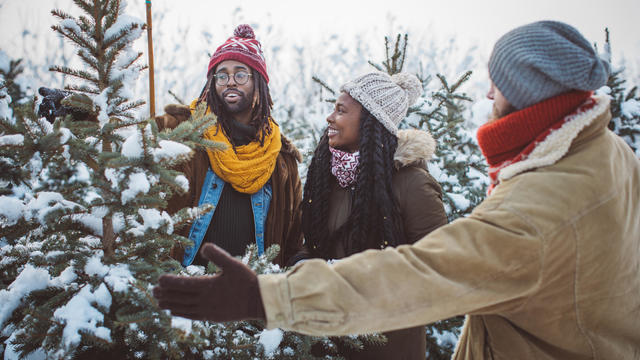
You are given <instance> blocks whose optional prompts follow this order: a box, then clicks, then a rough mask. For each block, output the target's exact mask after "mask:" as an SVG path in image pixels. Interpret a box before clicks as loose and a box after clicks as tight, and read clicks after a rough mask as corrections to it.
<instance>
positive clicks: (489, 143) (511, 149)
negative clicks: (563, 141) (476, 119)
mask: <svg viewBox="0 0 640 360" xmlns="http://www.w3.org/2000/svg"><path fill="white" fill-rule="evenodd" d="M591 94H592V92H590V91H577V90H576V91H571V92H568V93H564V94H561V95H558V96H555V97H552V98H550V99H547V100H545V101H542V102H540V103H537V104H535V105H532V106H529V107H527V108H524V109H522V110H519V111H516V112H514V113H511V114H509V115H507V116H505V117H502V118H500V119H497V120H495V121H493V122H490V123H487V124H484V125H482V126H481V127H480V128H479V129H478V145H480V149H481V150H482V154H483V155H484V156H485V158H486V159H487V163H488V164H489V177H490V178H491V185H490V186H489V190H488V192H489V193H491V190H493V188H494V187H495V186H496V185H497V184H498V174H499V173H500V170H501V169H503V168H504V167H506V166H508V165H511V164H514V163H517V162H519V161H522V160H525V159H526V158H527V157H528V155H529V154H531V152H532V151H533V150H534V149H535V148H536V146H537V145H538V144H539V143H541V142H542V141H544V140H545V139H546V137H547V136H549V134H550V133H551V132H552V131H553V130H556V129H559V128H560V127H562V125H564V123H565V122H566V121H567V118H569V116H568V115H571V114H573V113H576V112H578V111H584V110H586V109H588V108H591V107H593V106H594V105H595V101H593V100H592V99H591V101H588V102H586V103H585V101H586V100H587V99H588V98H589V97H590V96H591ZM580 105H582V106H580Z"/></svg>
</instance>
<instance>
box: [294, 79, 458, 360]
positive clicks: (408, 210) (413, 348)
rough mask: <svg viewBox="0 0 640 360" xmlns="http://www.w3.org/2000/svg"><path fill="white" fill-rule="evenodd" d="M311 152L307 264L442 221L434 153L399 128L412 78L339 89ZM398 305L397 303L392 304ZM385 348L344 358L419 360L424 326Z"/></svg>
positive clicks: (398, 239) (414, 235) (390, 337)
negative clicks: (431, 169)
mask: <svg viewBox="0 0 640 360" xmlns="http://www.w3.org/2000/svg"><path fill="white" fill-rule="evenodd" d="M340 90H341V94H340V96H339V97H338V99H337V100H336V103H335V108H334V111H333V112H332V113H331V114H330V115H329V117H327V123H328V126H327V129H326V131H325V133H324V136H323V137H322V138H321V140H320V143H319V145H318V147H317V148H316V150H315V153H314V156H313V159H312V160H311V165H310V166H309V171H308V173H307V181H306V184H305V187H304V198H303V202H302V209H303V213H302V227H303V232H304V236H305V250H304V251H302V252H301V253H299V254H298V256H296V257H294V259H292V261H293V262H295V261H298V260H302V259H308V258H323V259H326V260H329V259H340V258H343V257H346V256H349V255H352V254H354V253H357V252H361V251H364V250H367V249H381V248H385V247H387V246H398V245H401V244H410V243H413V242H415V241H417V240H419V239H420V238H422V237H423V236H425V235H426V234H428V233H429V232H431V231H432V230H434V229H436V228H437V227H439V226H441V225H444V224H446V223H447V217H446V214H445V212H444V207H443V205H442V194H441V189H440V185H439V184H438V183H437V182H436V181H435V180H434V179H433V177H431V175H429V173H428V171H427V167H426V161H428V160H429V159H430V158H431V156H432V155H433V153H434V151H435V141H434V140H433V138H432V137H431V135H430V134H429V133H428V132H425V131H419V130H398V124H399V123H400V122H401V121H402V119H403V118H404V117H405V116H406V114H407V109H408V108H409V106H410V105H411V104H413V103H414V102H415V101H416V100H417V98H418V97H419V96H420V94H421V92H422V86H421V84H420V81H419V80H418V79H417V78H416V77H415V76H414V75H409V74H406V73H399V74H395V75H393V76H389V75H387V74H385V73H381V72H374V73H368V74H365V75H362V76H359V77H357V78H356V79H354V80H352V81H349V82H347V83H346V84H344V85H343V86H342V87H341V88H340ZM398 306H400V304H398ZM385 335H386V337H387V344H386V345H385V346H375V345H369V346H366V347H365V349H364V350H362V351H354V350H352V349H348V348H347V347H346V346H344V347H343V348H342V349H340V351H341V353H342V354H341V355H345V356H347V358H349V359H424V358H425V347H426V344H425V330H424V327H416V328H410V329H403V330H397V331H392V332H388V333H385Z"/></svg>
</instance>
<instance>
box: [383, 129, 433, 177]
mask: <svg viewBox="0 0 640 360" xmlns="http://www.w3.org/2000/svg"><path fill="white" fill-rule="evenodd" d="M435 151H436V141H435V139H434V138H433V136H431V134H430V133H429V132H428V131H424V130H415V129H407V130H399V131H398V148H397V149H396V153H395V155H394V156H393V161H394V164H395V166H396V168H397V169H400V168H402V167H405V166H409V165H417V166H420V167H424V168H426V167H427V161H429V160H431V157H433V154H434V153H435Z"/></svg>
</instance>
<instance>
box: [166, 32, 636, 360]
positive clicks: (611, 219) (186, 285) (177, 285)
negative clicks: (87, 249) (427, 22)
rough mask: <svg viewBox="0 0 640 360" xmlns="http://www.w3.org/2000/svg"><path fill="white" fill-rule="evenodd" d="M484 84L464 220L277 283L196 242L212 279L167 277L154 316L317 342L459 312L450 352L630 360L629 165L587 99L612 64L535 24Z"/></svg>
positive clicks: (632, 242) (507, 45) (597, 103)
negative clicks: (476, 186) (482, 120)
mask: <svg viewBox="0 0 640 360" xmlns="http://www.w3.org/2000/svg"><path fill="white" fill-rule="evenodd" d="M489 75H490V77H491V80H492V85H491V90H490V91H489V94H488V96H489V98H492V99H494V116H492V118H491V119H490V120H489V121H488V123H487V124H485V125H483V126H482V127H481V128H480V129H479V130H478V142H479V144H480V147H481V148H482V151H483V153H484V155H485V156H486V158H487V162H488V163H489V165H490V170H489V172H490V178H491V188H490V193H489V196H488V197H487V198H486V199H485V200H484V201H483V202H482V203H481V204H480V205H478V206H477V207H476V208H475V209H474V211H473V212H472V213H471V214H470V215H469V216H468V217H465V218H461V219H458V220H456V221H454V222H452V223H451V224H449V225H445V226H442V227H440V228H438V229H437V230H435V231H433V232H432V233H430V234H429V235H427V236H425V237H424V238H422V239H421V240H419V241H418V242H416V243H414V244H413V245H403V246H399V247H397V248H386V249H384V250H379V251H378V250H369V251H366V252H364V253H360V254H356V255H353V256H351V257H349V258H346V259H343V260H341V261H339V262H337V263H335V264H327V263H326V262H324V261H318V260H309V261H307V262H305V263H302V264H299V265H296V266H295V267H294V268H293V269H292V270H291V271H289V272H287V273H284V274H269V275H259V276H256V275H255V274H253V273H252V272H251V270H249V269H247V268H246V267H245V266H244V265H243V264H242V263H240V262H239V261H237V260H235V259H233V258H230V257H229V256H228V255H227V254H225V252H224V251H221V250H220V249H219V248H217V247H215V246H207V247H206V248H205V249H203V252H204V254H205V256H206V257H207V258H208V259H210V260H212V261H214V262H215V263H216V264H218V265H220V267H221V269H222V272H221V273H220V274H217V275H215V276H210V277H200V278H195V279H187V278H181V277H176V276H172V275H164V276H162V277H161V278H160V280H159V286H158V287H156V288H155V289H154V295H155V296H156V298H158V300H159V304H160V307H162V308H166V309H171V311H172V313H173V314H176V315H181V316H187V317H191V318H197V319H208V320H213V321H229V320H239V319H247V318H260V319H265V320H266V322H267V326H268V327H270V328H272V327H279V328H283V329H288V330H294V331H299V332H303V333H307V334H314V335H344V334H353V333H367V332H372V331H389V330H395V329H399V328H406V327H411V326H417V325H420V324H426V323H431V322H434V321H438V320H441V319H446V318H449V317H452V316H455V315H460V314H466V322H465V326H464V328H463V330H462V334H461V337H460V339H459V343H458V345H457V348H456V352H455V355H454V358H455V359H495V360H498V359H563V360H566V359H638V358H640V321H638V311H639V309H640V296H639V295H638V294H640V276H639V275H638V274H639V272H640V221H639V220H638V219H639V215H640V160H639V159H638V158H636V157H635V155H634V153H633V152H632V151H631V149H630V147H629V146H628V145H627V144H626V143H625V142H624V141H623V140H622V139H621V138H619V137H618V136H616V135H615V134H613V133H612V132H611V131H610V130H608V128H607V124H608V123H609V121H610V120H611V114H610V109H609V98H608V96H607V95H595V94H594V93H593V91H594V90H596V89H598V88H599V87H601V86H603V85H605V83H606V80H607V76H608V65H607V64H605V63H603V62H602V61H601V60H600V59H599V58H598V56H597V55H596V53H595V51H594V49H593V48H592V46H591V45H590V43H589V41H587V40H586V39H585V38H584V37H583V36H582V35H581V34H580V33H579V32H578V31H577V30H576V29H574V28H573V27H571V26H569V25H567V24H564V23H560V22H555V21H540V22H535V23H532V24H528V25H525V26H521V27H518V28H516V29H514V30H512V31H510V32H509V33H507V34H506V35H504V36H503V37H502V38H500V39H499V40H498V42H497V43H496V45H495V47H494V50H493V53H492V55H491V58H490V61H489ZM194 284H199V285H200V288H204V287H205V286H204V285H205V284H206V290H204V291H201V290H195V289H193V286H194ZM185 292H186V293H188V294H189V295H191V296H190V297H189V298H190V301H189V302H188V303H184V302H180V301H179V300H180V297H179V296H178V295H180V294H184V293H185ZM211 294H216V296H215V299H214V300H210V299H211V297H212V296H211ZM207 296H208V297H207ZM238 298H255V299H257V300H258V301H256V302H248V303H247V302H243V303H242V305H241V306H239V304H238V302H237V300H235V299H238Z"/></svg>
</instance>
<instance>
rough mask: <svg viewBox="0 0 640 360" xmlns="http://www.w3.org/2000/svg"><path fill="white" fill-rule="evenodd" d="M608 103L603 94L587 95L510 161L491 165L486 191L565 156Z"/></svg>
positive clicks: (608, 100)
mask: <svg viewBox="0 0 640 360" xmlns="http://www.w3.org/2000/svg"><path fill="white" fill-rule="evenodd" d="M609 104H610V99H609V97H608V96H607V95H598V96H591V97H590V98H588V99H587V100H586V101H585V102H584V103H583V104H581V105H580V106H578V107H577V109H576V110H575V111H574V112H572V113H571V114H569V115H567V116H565V117H564V118H563V119H562V120H561V121H560V122H558V123H556V126H553V128H552V129H549V131H547V132H546V133H543V134H542V136H541V137H539V138H537V139H536V140H534V141H533V142H532V143H531V144H530V145H529V146H527V147H526V148H525V149H524V150H523V151H522V152H520V153H519V154H518V155H516V156H514V157H513V158H512V159H511V160H506V161H503V162H501V163H500V164H496V165H495V166H491V167H490V169H489V173H490V177H491V178H492V185H491V187H490V190H489V192H490V191H491V189H492V188H493V187H495V185H497V184H498V183H499V182H500V181H505V180H508V179H510V178H512V177H514V176H516V175H518V174H521V173H523V172H525V171H528V170H532V169H537V168H540V167H544V166H549V165H553V164H555V163H556V162H557V161H558V160H560V159H561V158H562V157H563V156H565V155H566V153H567V152H568V151H569V148H570V147H571V144H572V143H573V141H574V140H575V139H576V138H577V137H578V135H579V134H580V132H581V131H582V130H584V129H585V128H586V127H588V126H589V125H591V124H592V123H593V122H594V120H595V119H597V118H598V117H599V116H600V115H602V114H603V113H604V112H606V111H608V109H609Z"/></svg>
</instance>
